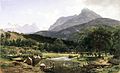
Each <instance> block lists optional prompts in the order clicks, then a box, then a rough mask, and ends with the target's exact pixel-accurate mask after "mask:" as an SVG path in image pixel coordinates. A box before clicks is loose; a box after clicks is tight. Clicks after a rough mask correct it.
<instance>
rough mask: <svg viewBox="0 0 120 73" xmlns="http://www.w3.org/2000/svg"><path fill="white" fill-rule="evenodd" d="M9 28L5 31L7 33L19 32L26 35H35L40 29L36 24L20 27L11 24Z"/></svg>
mask: <svg viewBox="0 0 120 73" xmlns="http://www.w3.org/2000/svg"><path fill="white" fill-rule="evenodd" d="M9 26H11V27H9V28H5V29H3V30H5V31H14V32H18V33H25V34H29V33H35V32H37V31H39V28H38V26H37V25H36V24H32V25H29V24H25V25H24V26H20V25H11V24H9Z"/></svg>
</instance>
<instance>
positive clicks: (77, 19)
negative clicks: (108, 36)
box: [49, 8, 102, 31]
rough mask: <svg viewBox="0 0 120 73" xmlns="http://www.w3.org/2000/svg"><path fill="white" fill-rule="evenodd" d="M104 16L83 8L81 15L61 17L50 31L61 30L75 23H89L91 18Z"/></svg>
mask: <svg viewBox="0 0 120 73" xmlns="http://www.w3.org/2000/svg"><path fill="white" fill-rule="evenodd" d="M97 18H102V17H101V16H100V15H98V14H97V13H95V12H94V11H92V10H89V9H88V8H84V9H82V10H81V13H80V14H79V15H73V16H68V17H64V18H63V17H62V18H59V19H58V20H57V21H56V22H55V23H54V24H53V25H52V26H50V28H49V30H50V31H60V30H63V29H66V28H69V27H72V26H75V25H79V24H83V23H87V22H89V21H91V20H94V19H97Z"/></svg>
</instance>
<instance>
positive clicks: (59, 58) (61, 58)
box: [50, 57, 72, 61]
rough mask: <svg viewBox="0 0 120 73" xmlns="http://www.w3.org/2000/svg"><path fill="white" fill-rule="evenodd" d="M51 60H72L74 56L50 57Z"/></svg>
mask: <svg viewBox="0 0 120 73" xmlns="http://www.w3.org/2000/svg"><path fill="white" fill-rule="evenodd" d="M50 60H53V61H70V60H72V58H68V57H57V58H50Z"/></svg>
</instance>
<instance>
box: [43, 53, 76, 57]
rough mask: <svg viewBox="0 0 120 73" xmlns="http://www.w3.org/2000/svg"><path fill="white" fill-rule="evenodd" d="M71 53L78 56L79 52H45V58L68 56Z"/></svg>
mask: <svg viewBox="0 0 120 73" xmlns="http://www.w3.org/2000/svg"><path fill="white" fill-rule="evenodd" d="M69 55H73V56H76V55H78V54H66V53H43V57H45V58H55V57H63V56H64V57H68V56H69Z"/></svg>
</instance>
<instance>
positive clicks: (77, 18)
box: [35, 9, 120, 39]
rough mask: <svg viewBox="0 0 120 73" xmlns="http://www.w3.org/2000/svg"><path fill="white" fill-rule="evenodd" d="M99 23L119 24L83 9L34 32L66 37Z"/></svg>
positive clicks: (107, 24) (119, 22)
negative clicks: (45, 29)
mask: <svg viewBox="0 0 120 73" xmlns="http://www.w3.org/2000/svg"><path fill="white" fill-rule="evenodd" d="M99 25H105V26H117V25H120V21H117V20H113V19H109V18H102V16H100V15H98V14H96V13H95V12H93V11H91V10H89V9H83V10H82V11H81V13H80V14H79V15H74V16H68V17H61V18H59V19H58V20H57V21H56V22H55V23H54V24H53V25H52V26H50V28H49V30H48V31H39V32H36V33H35V34H38V35H42V36H47V37H53V38H63V39H68V38H70V37H71V36H73V34H74V33H76V32H80V31H82V30H84V29H86V28H89V27H91V26H95V27H96V26H99Z"/></svg>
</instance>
